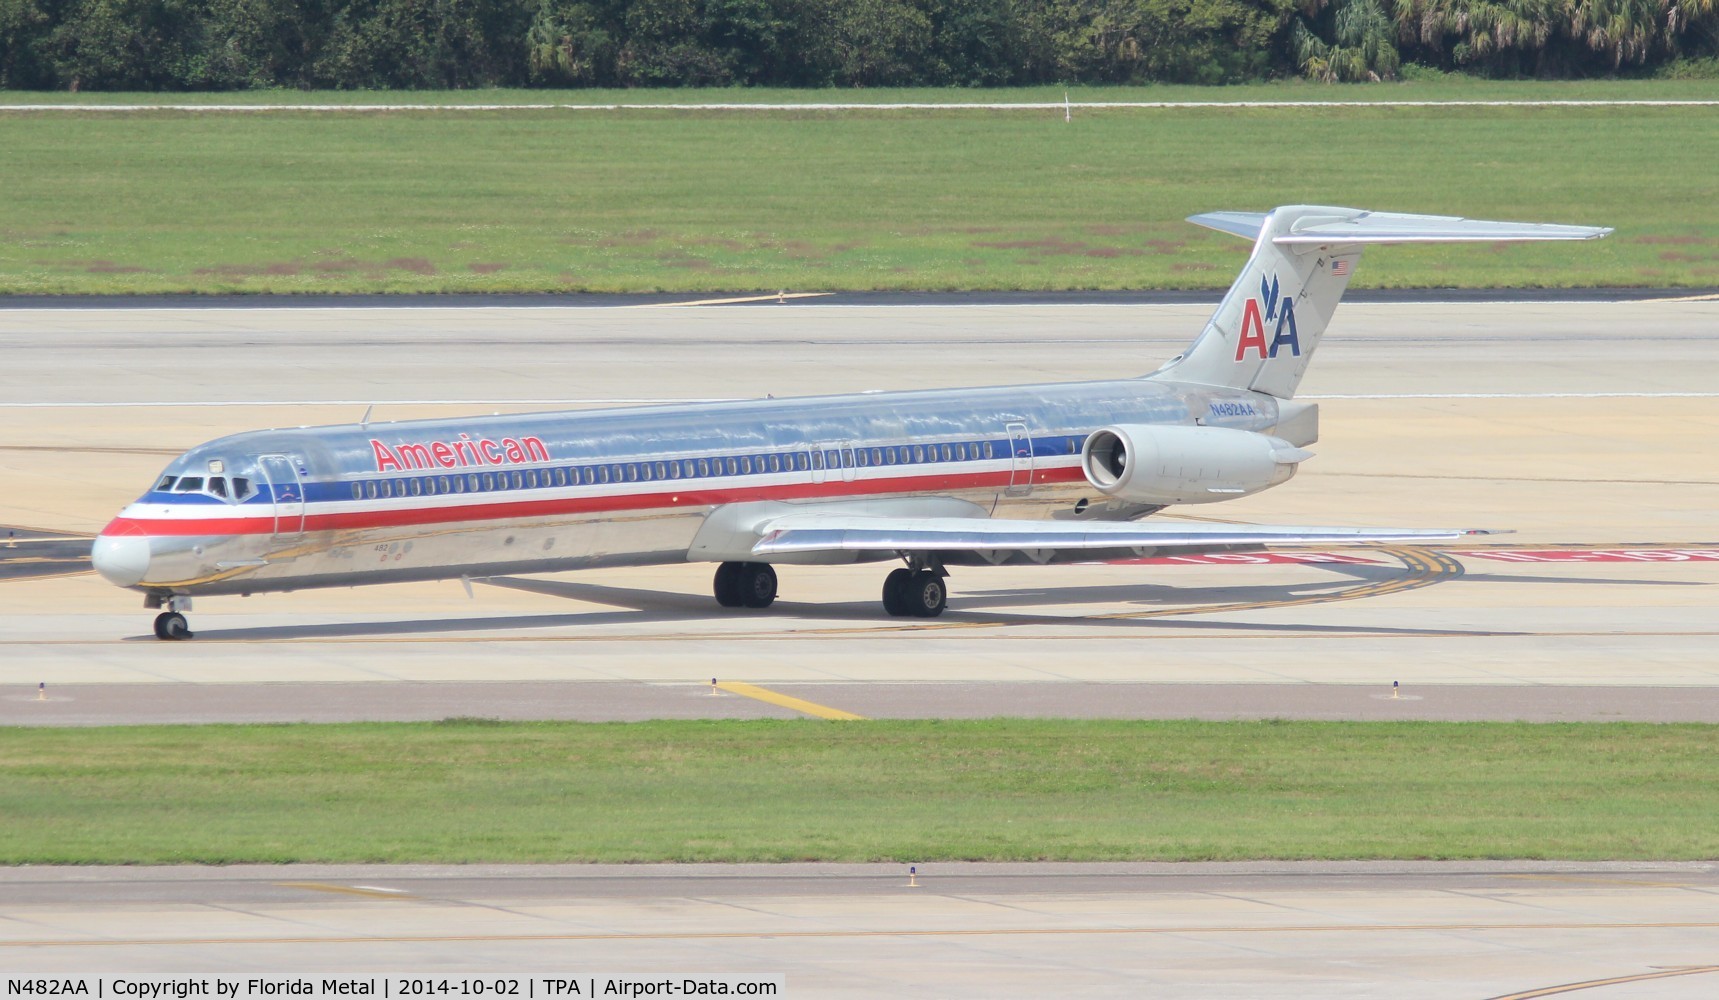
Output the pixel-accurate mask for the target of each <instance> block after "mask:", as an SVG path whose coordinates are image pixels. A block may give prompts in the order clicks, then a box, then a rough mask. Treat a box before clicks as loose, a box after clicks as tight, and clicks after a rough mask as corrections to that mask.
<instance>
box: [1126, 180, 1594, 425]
mask: <svg viewBox="0 0 1719 1000" xmlns="http://www.w3.org/2000/svg"><path fill="white" fill-rule="evenodd" d="M1188 221H1189V222H1193V223H1196V224H1198V225H1202V226H1206V227H1208V228H1210V229H1217V230H1220V231H1222V232H1226V233H1232V234H1234V235H1237V236H1246V237H1251V238H1252V239H1253V241H1254V244H1253V253H1252V254H1251V255H1250V256H1249V257H1248V260H1247V265H1246V266H1245V267H1243V268H1242V272H1241V276H1240V277H1238V278H1237V279H1236V282H1235V284H1234V285H1231V286H1230V290H1229V292H1228V293H1227V294H1226V295H1225V296H1224V300H1223V302H1221V303H1219V305H1218V310H1217V312H1215V313H1213V314H1212V318H1211V319H1210V320H1209V321H1207V323H1206V328H1205V330H1203V331H1202V332H1201V333H1200V336H1199V337H1198V338H1197V339H1196V340H1195V341H1194V343H1193V345H1192V346H1191V347H1189V348H1188V350H1187V352H1186V353H1184V354H1182V355H1181V356H1180V357H1177V358H1176V359H1174V360H1172V361H1171V362H1170V363H1169V364H1167V365H1165V366H1164V367H1163V368H1160V369H1159V370H1158V371H1156V372H1154V373H1153V374H1152V376H1151V377H1152V378H1156V379H1162V380H1166V381H1175V382H1195V383H1199V384H1202V385H1215V386H1226V387H1229V388H1235V389H1252V390H1254V391H1255V392H1263V393H1267V394H1269V395H1272V396H1276V397H1278V398H1279V399H1289V398H1291V397H1293V396H1294V395H1295V389H1296V387H1297V386H1298V385H1300V384H1301V376H1302V374H1303V373H1305V372H1306V371H1307V364H1308V362H1309V361H1311V360H1312V359H1313V352H1314V350H1316V349H1317V348H1318V347H1319V339H1320V337H1321V336H1323V335H1324V333H1325V327H1326V325H1327V324H1329V323H1330V322H1331V314H1332V313H1333V312H1335V311H1336V309H1337V302H1338V300H1340V299H1341V298H1342V297H1343V292H1344V290H1345V289H1347V288H1348V287H1349V278H1350V276H1351V275H1353V274H1354V273H1355V266H1356V264H1357V263H1359V261H1360V259H1361V250H1362V249H1363V248H1364V247H1365V246H1366V245H1367V244H1369V243H1460V242H1505V241H1511V242H1514V241H1539V240H1591V239H1598V238H1599V237H1601V236H1605V235H1606V234H1607V233H1610V232H1611V230H1610V229H1600V228H1595V227H1591V226H1552V225H1539V224H1535V223H1522V222H1485V221H1480V220H1476V219H1462V218H1456V217H1452V216H1443V215H1400V214H1396V213H1390V212H1365V211H1362V210H1360V209H1355V208H1332V207H1328V206H1320V205H1290V206H1285V207H1283V208H1279V209H1277V210H1275V211H1273V212H1270V213H1267V214H1258V213H1250V212H1212V213H1209V214H1206V215H1196V216H1193V217H1191V218H1190V219H1189V220H1188Z"/></svg>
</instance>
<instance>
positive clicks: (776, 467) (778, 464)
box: [760, 455, 782, 472]
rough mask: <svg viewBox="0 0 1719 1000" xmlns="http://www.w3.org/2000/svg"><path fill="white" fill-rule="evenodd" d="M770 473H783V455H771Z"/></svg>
mask: <svg viewBox="0 0 1719 1000" xmlns="http://www.w3.org/2000/svg"><path fill="white" fill-rule="evenodd" d="M760 471H762V467H760ZM770 471H771V472H781V471H782V456H781V455H771V456H770Z"/></svg>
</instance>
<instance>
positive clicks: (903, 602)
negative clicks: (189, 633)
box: [163, 560, 949, 618]
mask: <svg viewBox="0 0 1719 1000" xmlns="http://www.w3.org/2000/svg"><path fill="white" fill-rule="evenodd" d="M948 575H949V574H948V573H946V572H944V570H943V568H942V567H941V566H934V565H929V564H926V563H922V562H918V561H917V560H916V561H913V562H910V563H909V565H907V566H905V567H903V568H901V569H898V570H895V571H894V572H892V573H890V574H889V576H887V577H885V578H884V581H883V609H884V610H885V611H887V612H889V613H890V614H891V615H893V616H895V617H896V618H936V617H937V616H938V615H940V614H942V613H943V609H944V608H945V607H947V606H948V605H949V588H948V587H947V586H946V585H945V584H944V580H945V579H946V578H947V577H948ZM714 582H715V587H714V589H715V591H716V603H718V604H720V605H722V606H723V607H725V608H767V607H769V606H770V605H771V603H773V602H774V601H775V600H776V571H775V570H774V569H771V568H770V564H769V563H754V562H725V563H723V564H722V565H720V566H718V567H717V568H716V580H715V581H714ZM163 617H165V616H163Z"/></svg>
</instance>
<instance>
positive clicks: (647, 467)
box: [639, 462, 651, 483]
mask: <svg viewBox="0 0 1719 1000" xmlns="http://www.w3.org/2000/svg"><path fill="white" fill-rule="evenodd" d="M639 478H640V479H642V480H644V481H645V482H647V483H648V482H650V481H651V463H649V462H640V463H639Z"/></svg>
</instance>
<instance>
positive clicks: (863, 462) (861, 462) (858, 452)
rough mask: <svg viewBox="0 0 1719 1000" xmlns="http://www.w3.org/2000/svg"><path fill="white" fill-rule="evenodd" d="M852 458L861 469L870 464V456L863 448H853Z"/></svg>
mask: <svg viewBox="0 0 1719 1000" xmlns="http://www.w3.org/2000/svg"><path fill="white" fill-rule="evenodd" d="M854 458H855V459H856V461H855V463H854V464H855V465H858V466H859V467H860V468H862V469H863V468H865V467H866V466H867V465H870V464H871V456H869V455H867V454H866V450H865V449H864V448H858V449H855V451H854Z"/></svg>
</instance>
